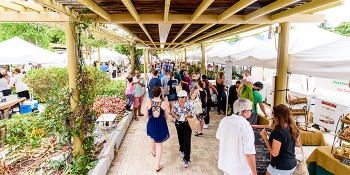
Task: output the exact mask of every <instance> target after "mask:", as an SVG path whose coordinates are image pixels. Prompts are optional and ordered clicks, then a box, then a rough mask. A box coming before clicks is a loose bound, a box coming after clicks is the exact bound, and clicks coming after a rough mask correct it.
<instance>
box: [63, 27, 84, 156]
mask: <svg viewBox="0 0 350 175" xmlns="http://www.w3.org/2000/svg"><path fill="white" fill-rule="evenodd" d="M65 30H66V31H65V32H66V43H67V53H68V78H69V89H70V90H71V91H72V96H71V98H70V105H71V110H72V111H73V110H74V109H75V108H76V107H77V106H78V104H79V101H80V98H79V91H78V90H77V89H76V86H77V83H76V81H77V73H78V67H77V64H78V60H77V56H76V55H77V54H76V53H77V50H76V48H77V47H76V44H75V43H76V39H77V36H76V33H75V26H74V24H72V23H69V22H66V23H65ZM73 139H74V141H73V146H74V151H73V152H74V155H83V154H84V153H85V150H84V149H83V147H82V142H81V139H80V137H79V135H73Z"/></svg>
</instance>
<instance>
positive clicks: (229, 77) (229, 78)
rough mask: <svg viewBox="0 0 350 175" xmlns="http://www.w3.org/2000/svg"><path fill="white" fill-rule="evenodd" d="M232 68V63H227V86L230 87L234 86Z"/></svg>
mask: <svg viewBox="0 0 350 175" xmlns="http://www.w3.org/2000/svg"><path fill="white" fill-rule="evenodd" d="M232 66H233V63H232V62H231V61H226V62H225V86H227V87H230V86H231V85H232Z"/></svg>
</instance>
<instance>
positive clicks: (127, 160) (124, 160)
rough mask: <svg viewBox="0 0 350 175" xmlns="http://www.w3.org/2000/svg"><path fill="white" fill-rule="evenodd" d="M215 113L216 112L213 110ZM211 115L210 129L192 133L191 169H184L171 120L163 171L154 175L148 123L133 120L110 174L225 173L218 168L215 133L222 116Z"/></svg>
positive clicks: (212, 174) (143, 120) (200, 174)
mask: <svg viewBox="0 0 350 175" xmlns="http://www.w3.org/2000/svg"><path fill="white" fill-rule="evenodd" d="M212 111H215V110H213V109H212ZM215 114H216V112H212V113H211V121H210V122H211V123H210V127H209V129H204V130H203V134H204V135H202V136H201V137H195V136H194V135H193V132H192V151H191V161H192V162H191V163H190V166H189V167H188V168H187V169H185V168H183V167H182V165H183V163H182V161H181V160H182V159H181V158H180V155H179V144H178V139H177V134H176V129H175V126H174V124H173V123H172V122H171V118H170V117H169V119H168V126H169V130H170V138H169V139H168V140H167V141H166V142H165V143H164V144H163V156H162V161H161V163H162V164H163V166H164V168H163V169H162V170H161V171H160V172H159V173H156V172H155V162H156V159H155V158H154V157H152V155H151V146H150V142H149V137H148V136H147V134H146V124H147V120H146V119H144V118H143V119H142V120H140V121H133V122H132V123H131V125H130V127H129V130H128V131H127V134H126V135H125V137H124V140H123V142H122V145H121V147H120V149H119V153H118V154H117V155H116V157H115V159H114V160H113V162H112V165H111V167H110V169H109V172H108V175H116V174H118V175H148V174H166V175H182V174H188V175H197V174H198V175H215V174H223V173H222V171H221V170H219V169H218V168H217V164H218V163H217V161H218V150H219V142H218V140H217V139H216V138H215V134H216V130H217V128H218V125H219V121H220V119H221V118H222V116H218V115H215Z"/></svg>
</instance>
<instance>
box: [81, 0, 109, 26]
mask: <svg viewBox="0 0 350 175" xmlns="http://www.w3.org/2000/svg"><path fill="white" fill-rule="evenodd" d="M77 1H78V2H80V4H83V5H84V6H85V7H87V8H88V9H90V10H91V11H93V12H95V13H97V14H98V15H100V16H101V17H102V18H104V19H106V20H107V21H111V19H112V17H111V15H110V14H109V13H108V12H106V11H105V10H103V9H102V8H101V7H100V6H98V5H97V4H96V3H95V2H94V1H92V0H77Z"/></svg>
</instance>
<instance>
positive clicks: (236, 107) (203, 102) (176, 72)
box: [125, 62, 301, 175]
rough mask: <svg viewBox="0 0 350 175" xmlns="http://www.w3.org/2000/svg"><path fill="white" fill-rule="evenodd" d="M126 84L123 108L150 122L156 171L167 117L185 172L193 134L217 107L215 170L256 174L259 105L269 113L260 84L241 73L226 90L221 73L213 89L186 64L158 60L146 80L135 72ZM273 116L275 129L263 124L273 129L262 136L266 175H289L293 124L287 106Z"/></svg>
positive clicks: (278, 108)
mask: <svg viewBox="0 0 350 175" xmlns="http://www.w3.org/2000/svg"><path fill="white" fill-rule="evenodd" d="M126 81H127V89H126V92H125V94H126V95H127V97H128V104H127V108H128V109H129V110H131V108H133V109H132V110H133V111H134V120H135V121H138V120H139V116H144V117H145V118H147V119H148V122H147V135H148V136H149V137H150V140H151V148H152V149H151V151H150V152H151V155H152V156H154V157H156V167H155V171H156V172H159V171H160V170H161V169H162V168H163V165H162V164H161V157H162V152H163V146H162V143H163V142H165V141H166V140H167V139H168V138H169V137H170V134H169V130H168V125H167V122H166V121H167V119H168V118H172V121H173V123H174V125H175V127H176V131H177V133H176V134H177V137H178V142H179V155H180V156H181V158H182V159H183V167H184V168H188V167H189V163H190V162H191V137H192V134H193V135H194V136H196V137H201V136H202V135H204V134H205V132H204V130H203V129H209V126H210V115H209V114H210V113H209V111H210V110H211V109H212V107H214V106H215V107H216V110H217V113H218V114H219V115H220V114H223V115H225V116H226V117H224V118H222V119H221V121H220V124H219V127H218V130H217V131H216V138H217V139H218V140H219V155H218V157H219V159H218V168H219V169H221V170H222V171H223V172H224V173H225V174H228V175H234V174H237V172H240V173H239V174H241V175H256V174H257V170H256V157H255V154H256V150H255V145H254V141H255V136H254V132H253V128H254V127H256V126H257V124H258V123H257V122H258V106H259V108H260V109H261V111H262V113H263V114H264V115H265V117H268V115H267V113H266V111H265V108H264V104H263V99H262V95H261V94H260V92H259V91H261V90H262V89H263V83H261V82H259V81H257V82H254V81H253V79H252V77H251V76H250V71H249V70H245V71H244V76H243V78H242V79H241V80H239V81H236V83H235V84H234V85H232V86H230V87H227V86H226V85H225V77H224V73H223V72H220V73H219V74H218V76H217V77H216V79H215V85H214V84H212V83H211V82H209V80H208V76H207V75H205V74H200V73H199V72H194V71H193V70H190V69H187V66H186V65H180V66H177V65H175V63H174V62H157V63H155V64H150V65H148V70H147V78H146V79H144V78H142V77H141V75H140V72H139V71H135V72H134V76H129V77H127V79H126ZM145 89H148V95H149V100H148V101H146V103H145V108H144V109H145V110H144V111H142V112H141V111H140V109H141V105H142V100H143V99H142V97H143V96H144V94H145ZM227 94H228V96H227ZM226 100H227V101H228V106H227V107H226ZM215 103H216V105H214V104H215ZM226 109H228V110H226ZM142 113H143V114H142ZM271 116H272V117H273V120H274V123H273V125H272V126H273V127H270V126H267V125H266V126H264V127H265V128H268V129H271V133H269V134H267V133H268V132H267V131H266V130H265V129H263V130H262V131H261V132H260V135H261V137H262V138H263V139H264V141H265V143H266V146H267V148H268V149H269V151H270V154H271V159H270V164H269V166H268V167H267V173H266V174H268V175H269V174H272V175H277V174H283V175H284V174H288V175H291V174H293V172H294V171H295V169H296V167H297V161H296V158H295V147H296V146H298V147H299V146H301V142H300V138H299V132H298V129H297V126H296V124H295V122H294V120H293V118H292V115H291V112H290V111H289V108H288V107H287V106H286V105H282V104H281V105H276V106H274V107H273V109H272V113H271Z"/></svg>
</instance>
